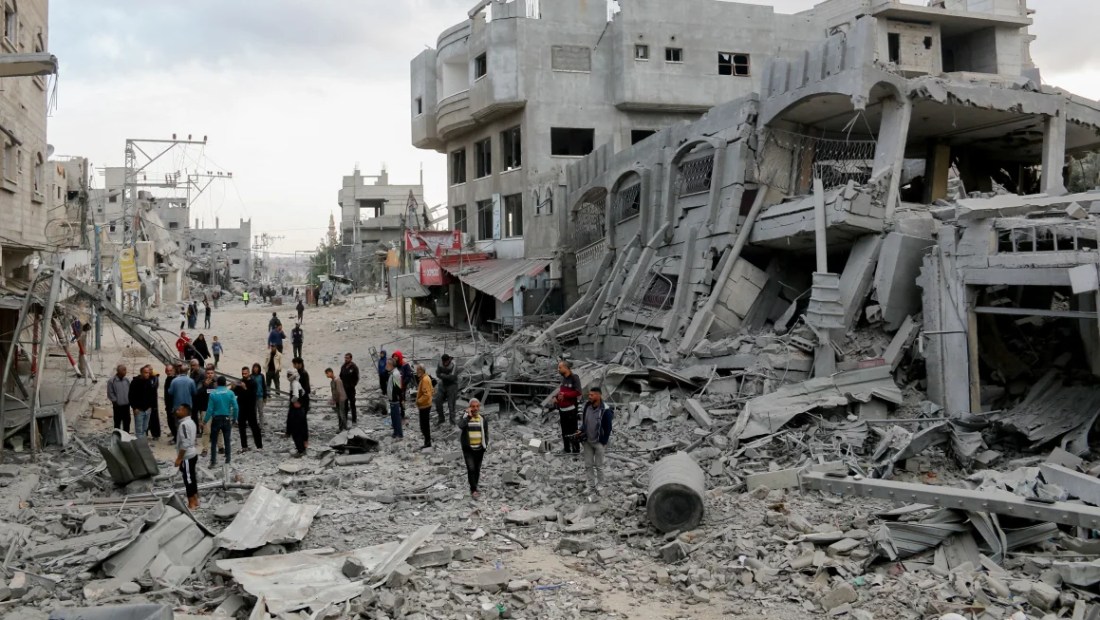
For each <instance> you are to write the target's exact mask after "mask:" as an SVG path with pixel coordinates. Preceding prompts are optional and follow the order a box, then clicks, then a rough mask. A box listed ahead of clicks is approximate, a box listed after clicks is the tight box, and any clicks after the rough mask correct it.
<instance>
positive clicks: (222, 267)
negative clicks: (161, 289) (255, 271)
mask: <svg viewBox="0 0 1100 620" xmlns="http://www.w3.org/2000/svg"><path fill="white" fill-rule="evenodd" d="M182 237H183V238H184V240H185V241H184V243H183V246H184V247H185V248H186V250H187V254H188V257H189V258H190V259H191V265H192V266H191V273H192V274H195V275H197V276H198V277H199V279H201V280H207V281H209V282H210V283H217V284H220V285H222V286H229V281H239V282H242V283H247V282H251V281H252V220H251V219H247V220H245V219H241V221H240V225H239V226H238V227H236V228H222V227H221V222H220V220H218V219H217V218H215V219H214V228H200V222H199V221H198V220H195V226H194V228H188V229H185V230H184V231H183V232H182ZM211 273H213V274H215V275H214V279H213V280H210V279H209V278H210V275H209V274H211ZM227 277H228V279H227Z"/></svg>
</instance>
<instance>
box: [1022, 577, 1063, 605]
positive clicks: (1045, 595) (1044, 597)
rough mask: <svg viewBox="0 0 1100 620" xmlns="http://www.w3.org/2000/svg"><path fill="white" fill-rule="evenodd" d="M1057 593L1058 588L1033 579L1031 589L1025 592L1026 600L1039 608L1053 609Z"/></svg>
mask: <svg viewBox="0 0 1100 620" xmlns="http://www.w3.org/2000/svg"><path fill="white" fill-rule="evenodd" d="M1058 594H1059V592H1058V590H1056V589H1054V588H1053V587H1051V586H1049V585H1047V584H1045V583H1043V582H1041V581H1033V582H1032V583H1031V590H1030V591H1029V592H1028V593H1027V601H1028V602H1029V603H1031V604H1032V605H1034V606H1036V607H1038V608H1039V609H1046V610H1053V606H1054V603H1056V602H1057V601H1058Z"/></svg>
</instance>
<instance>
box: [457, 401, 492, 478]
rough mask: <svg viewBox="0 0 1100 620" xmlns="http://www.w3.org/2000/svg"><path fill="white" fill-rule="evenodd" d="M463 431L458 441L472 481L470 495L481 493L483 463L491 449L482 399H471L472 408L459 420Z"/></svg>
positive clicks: (460, 428)
mask: <svg viewBox="0 0 1100 620" xmlns="http://www.w3.org/2000/svg"><path fill="white" fill-rule="evenodd" d="M458 428H459V430H460V431H461V434H460V435H459V438H458V442H459V445H461V446H462V459H463V461H465V462H466V478H467V481H468V482H469V483H470V497H472V498H474V499H477V498H478V497H479V495H480V493H479V492H478V485H479V484H480V483H481V464H482V462H483V461H484V459H485V453H486V452H487V451H488V450H489V423H488V422H487V421H486V420H485V418H483V417H482V416H481V401H480V400H478V399H476V398H471V399H470V408H469V409H468V410H467V411H466V413H465V415H463V416H462V419H461V420H459V422H458Z"/></svg>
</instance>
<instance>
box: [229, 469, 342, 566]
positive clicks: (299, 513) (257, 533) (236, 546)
mask: <svg viewBox="0 0 1100 620" xmlns="http://www.w3.org/2000/svg"><path fill="white" fill-rule="evenodd" d="M320 509H321V507H320V506H317V505H313V504H295V503H294V502H292V501H290V500H289V499H287V498H285V497H283V496H281V495H279V494H278V493H276V492H275V491H272V490H271V489H269V488H267V487H265V486H263V485H260V486H257V487H256V488H255V489H253V490H252V494H251V495H249V496H248V500H247V501H246V502H245V503H244V506H242V507H241V510H240V512H238V513H237V516H236V518H234V519H233V522H232V523H230V524H229V527H227V528H225V530H224V531H223V532H222V533H221V534H218V535H217V536H216V537H215V538H214V544H216V545H217V546H219V547H221V548H223V549H231V550H234V551H244V550H247V549H258V548H260V547H262V546H264V545H266V544H283V543H291V542H300V541H301V540H302V539H303V538H305V535H306V533H307V532H308V531H309V526H310V524H311V523H313V517H315V516H317V511H319V510H320Z"/></svg>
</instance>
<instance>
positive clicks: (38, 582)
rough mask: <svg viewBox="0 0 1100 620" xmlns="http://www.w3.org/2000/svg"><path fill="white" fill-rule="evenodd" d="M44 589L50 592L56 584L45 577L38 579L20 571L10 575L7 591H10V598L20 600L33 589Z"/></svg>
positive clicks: (36, 576)
mask: <svg viewBox="0 0 1100 620" xmlns="http://www.w3.org/2000/svg"><path fill="white" fill-rule="evenodd" d="M36 586H37V587H41V588H45V589H46V590H47V591H50V592H52V591H53V589H54V588H56V587H57V582H56V581H54V580H52V579H47V578H46V577H39V576H38V575H35V574H32V573H24V572H22V571H16V573H15V574H14V575H12V578H11V581H10V582H8V590H10V591H11V598H13V599H16V598H21V597H23V596H24V595H25V594H27V592H30V590H31V589H32V588H34V587H36Z"/></svg>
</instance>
